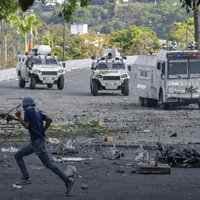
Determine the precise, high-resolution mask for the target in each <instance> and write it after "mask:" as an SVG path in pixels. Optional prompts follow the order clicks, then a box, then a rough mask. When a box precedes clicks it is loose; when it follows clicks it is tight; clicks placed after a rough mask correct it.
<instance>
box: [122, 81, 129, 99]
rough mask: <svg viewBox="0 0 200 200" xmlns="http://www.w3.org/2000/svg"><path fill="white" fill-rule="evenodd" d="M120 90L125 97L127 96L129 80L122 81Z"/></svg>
mask: <svg viewBox="0 0 200 200" xmlns="http://www.w3.org/2000/svg"><path fill="white" fill-rule="evenodd" d="M122 90H123V94H124V95H125V96H128V95H129V80H128V79H126V80H124V87H123V89H122Z"/></svg>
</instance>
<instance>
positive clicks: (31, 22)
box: [10, 13, 45, 51]
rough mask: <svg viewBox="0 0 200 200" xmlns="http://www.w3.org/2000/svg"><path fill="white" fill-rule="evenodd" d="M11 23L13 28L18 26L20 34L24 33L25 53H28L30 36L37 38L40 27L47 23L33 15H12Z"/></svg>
mask: <svg viewBox="0 0 200 200" xmlns="http://www.w3.org/2000/svg"><path fill="white" fill-rule="evenodd" d="M10 23H11V26H17V33H18V34H21V33H23V35H24V47H25V49H24V50H25V51H27V47H28V35H29V34H33V35H34V36H35V37H37V35H38V27H39V26H44V25H45V22H44V21H43V20H41V19H40V18H38V17H37V16H36V15H35V14H33V13H32V14H29V15H25V16H24V15H23V16H19V15H12V16H11V17H10Z"/></svg>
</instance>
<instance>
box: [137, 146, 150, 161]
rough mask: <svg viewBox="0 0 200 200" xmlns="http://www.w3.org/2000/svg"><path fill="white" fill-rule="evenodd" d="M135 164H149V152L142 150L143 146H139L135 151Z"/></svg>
mask: <svg viewBox="0 0 200 200" xmlns="http://www.w3.org/2000/svg"><path fill="white" fill-rule="evenodd" d="M135 154H136V158H135V161H136V162H138V163H139V162H141V163H148V162H150V155H149V152H148V151H146V150H144V148H143V146H142V145H140V147H139V148H138V149H137V150H136V153H135Z"/></svg>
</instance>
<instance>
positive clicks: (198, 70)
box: [188, 59, 200, 77]
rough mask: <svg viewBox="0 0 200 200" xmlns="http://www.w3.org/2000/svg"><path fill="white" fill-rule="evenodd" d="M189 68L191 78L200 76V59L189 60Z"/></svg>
mask: <svg viewBox="0 0 200 200" xmlns="http://www.w3.org/2000/svg"><path fill="white" fill-rule="evenodd" d="M188 66H189V74H190V76H198V77H199V76H200V59H189V62H188Z"/></svg>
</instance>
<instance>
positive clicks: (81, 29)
mask: <svg viewBox="0 0 200 200" xmlns="http://www.w3.org/2000/svg"><path fill="white" fill-rule="evenodd" d="M70 31H71V34H72V35H79V34H86V33H88V24H71V26H70Z"/></svg>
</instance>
